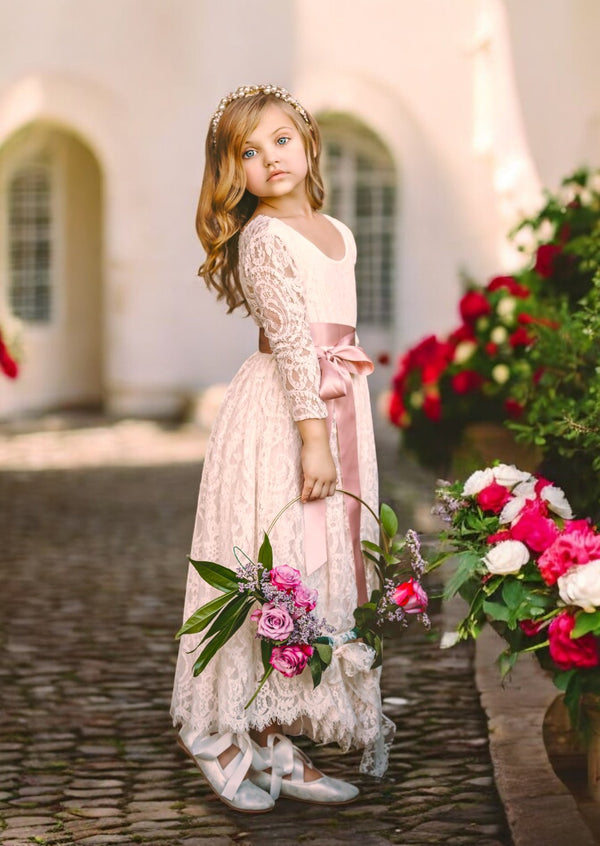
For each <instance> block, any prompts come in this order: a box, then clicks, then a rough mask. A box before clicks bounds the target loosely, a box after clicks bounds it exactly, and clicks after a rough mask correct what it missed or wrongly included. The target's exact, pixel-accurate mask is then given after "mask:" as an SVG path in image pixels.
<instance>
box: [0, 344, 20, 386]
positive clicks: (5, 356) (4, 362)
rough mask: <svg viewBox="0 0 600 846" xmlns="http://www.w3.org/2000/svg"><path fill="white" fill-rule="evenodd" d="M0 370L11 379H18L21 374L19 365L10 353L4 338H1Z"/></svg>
mask: <svg viewBox="0 0 600 846" xmlns="http://www.w3.org/2000/svg"><path fill="white" fill-rule="evenodd" d="M0 370H2V372H3V373H4V374H5V375H6V376H8V378H9V379H16V378H17V376H18V374H19V366H18V364H17V362H16V361H15V360H14V358H13V357H12V356H11V354H10V353H9V351H8V349H7V348H6V344H5V343H4V341H3V340H2V338H0Z"/></svg>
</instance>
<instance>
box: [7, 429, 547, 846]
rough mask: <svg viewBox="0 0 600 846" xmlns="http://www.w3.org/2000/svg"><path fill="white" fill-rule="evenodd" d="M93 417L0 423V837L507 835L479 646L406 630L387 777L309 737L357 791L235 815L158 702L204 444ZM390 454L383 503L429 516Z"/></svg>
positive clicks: (17, 840)
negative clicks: (15, 428) (478, 683)
mask: <svg viewBox="0 0 600 846" xmlns="http://www.w3.org/2000/svg"><path fill="white" fill-rule="evenodd" d="M92 422H93V423H94V425H83V426H79V427H78V428H77V429H76V430H75V431H73V432H71V433H69V432H66V431H63V430H62V428H61V425H62V424H61V421H60V419H57V420H54V421H50V423H51V424H52V425H50V424H48V423H47V425H46V431H43V432H37V431H32V432H31V433H30V434H27V433H22V434H19V433H17V432H15V433H12V434H11V432H10V428H9V427H6V426H5V427H4V430H3V431H2V430H1V429H0V466H3V467H5V468H10V469H5V470H4V472H2V473H0V501H1V503H2V506H1V515H0V538H1V542H2V553H1V555H0V559H1V565H0V576H1V585H2V587H1V590H0V617H1V621H2V622H1V627H0V641H1V646H2V650H1V657H0V843H1V844H6V846H24V844H31V843H38V844H75V843H76V844H82V846H109V844H116V846H130V845H131V844H137V843H141V844H149V846H161V844H164V846H201V844H212V846H226V844H236V843H243V844H249V846H262V844H269V843H278V844H322V845H323V846H329V844H331V846H336V844H342V843H355V842H361V844H364V846H378V844H386V843H397V844H404V846H413V844H414V846H417V844H452V846H461V844H465V846H467V844H469V846H509V844H510V843H511V839H510V835H509V834H508V830H507V826H506V821H505V817H504V811H503V808H502V805H501V803H500V801H499V799H498V795H497V793H496V788H495V786H494V780H493V772H492V765H491V762H490V757H489V751H488V735H487V727H486V719H485V715H484V714H483V712H482V710H481V707H480V702H479V695H478V692H477V689H476V687H475V684H474V679H473V650H472V648H471V647H469V646H467V645H461V646H459V647H457V648H455V649H452V650H446V651H440V650H439V649H438V647H437V645H436V644H435V643H433V642H432V641H431V640H430V639H428V638H427V637H426V636H425V635H424V633H423V632H422V631H419V630H417V629H416V628H415V629H413V630H412V631H411V632H410V633H409V634H408V635H406V636H405V637H403V638H400V639H398V640H397V642H395V643H393V644H389V647H388V648H387V652H386V666H385V671H384V679H383V695H384V697H385V700H386V711H387V713H388V714H389V715H390V716H391V717H392V718H393V719H394V720H395V721H396V723H397V725H398V733H397V736H396V740H395V743H394V746H393V750H392V755H391V764H390V769H389V771H388V773H387V775H386V777H385V778H384V779H383V780H381V781H377V780H374V779H372V778H369V777H365V776H360V775H359V774H358V763H359V759H360V755H359V753H351V754H348V755H344V756H342V755H340V754H339V753H338V752H337V751H336V750H335V749H334V748H332V747H321V748H316V749H315V748H312V747H311V746H310V745H309V744H305V748H307V749H308V750H309V751H310V754H311V756H312V757H313V759H314V760H315V762H316V763H317V764H319V765H320V766H322V767H323V769H325V770H326V771H327V772H329V773H330V774H332V775H338V776H341V777H344V778H348V779H350V780H353V781H354V782H355V783H357V784H358V785H359V786H360V788H361V795H360V797H359V800H358V801H357V802H355V803H354V804H352V805H350V806H347V807H343V808H338V809H336V808H330V807H321V808H320V807H318V806H316V805H308V804H306V805H305V804H301V803H297V802H293V801H290V800H281V801H280V802H278V804H277V806H276V808H275V810H274V811H273V812H271V813H269V814H265V815H261V816H250V815H248V816H246V815H240V814H236V813H235V812H233V811H230V810H229V809H227V808H226V807H225V806H224V805H223V804H222V803H220V802H219V801H218V800H217V799H216V798H215V797H214V796H213V795H212V793H211V792H210V791H209V790H208V788H207V786H206V785H205V783H204V781H203V779H202V777H201V775H200V774H199V773H198V771H197V770H195V769H194V767H193V766H192V765H191V762H190V761H189V759H187V758H186V757H185V756H184V755H183V753H181V751H180V750H179V749H178V747H177V746H176V744H175V735H174V731H173V729H172V728H171V726H170V720H169V716H168V708H169V700H170V688H171V681H172V676H173V670H174V662H175V656H176V643H175V642H174V640H173V633H174V632H175V631H176V629H177V628H178V627H179V625H180V616H181V608H182V600H183V591H184V583H185V575H186V552H187V549H188V546H189V540H190V535H191V529H192V522H193V515H194V510H195V500H196V495H197V487H198V480H199V477H200V469H201V457H202V449H203V439H202V437H201V435H200V434H199V433H198V432H197V431H195V430H191V429H189V428H183V429H174V430H171V431H169V430H164V429H162V428H161V427H160V426H157V425H155V424H150V423H136V422H130V423H129V424H121V425H120V427H119V426H108V425H106V424H105V423H103V422H102V421H100V422H99V423H98V422H97V421H92ZM33 429H35V426H34V427H33ZM124 432H125V434H124ZM133 445H135V450H134V447H133ZM134 452H135V455H134ZM99 456H100V458H99ZM383 459H384V460H383V461H382V470H383V472H382V481H383V489H384V490H383V495H384V498H386V499H388V501H389V499H390V498H393V499H394V500H395V501H396V503H397V504H398V505H399V506H400V512H401V515H402V520H403V522H404V523H405V525H406V526H407V527H408V525H410V524H411V523H412V522H413V521H414V519H417V518H418V517H419V515H420V516H421V518H422V519H423V520H424V521H426V520H427V519H428V518H427V514H428V510H429V508H428V503H427V498H428V496H429V495H430V493H431V480H430V479H429V478H428V477H426V476H424V475H423V474H420V472H419V471H418V470H417V469H416V468H415V467H413V466H412V465H410V464H408V463H405V462H404V463H402V462H400V461H399V460H398V458H397V456H396V453H395V451H394V450H389V449H388V450H384V453H383ZM48 465H49V466H50V467H51V468H53V469H43V468H44V467H46V466H48ZM415 515H416V516H415ZM431 587H432V588H433V589H434V590H435V586H434V585H433V586H431ZM433 610H434V614H433V618H434V625H435V626H437V627H438V628H442V629H443V628H444V625H445V624H444V620H443V613H442V610H441V609H440V608H439V603H438V604H434V609H433ZM549 846H550V845H549ZM551 846H554V844H552V845H551Z"/></svg>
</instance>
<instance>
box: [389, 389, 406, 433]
mask: <svg viewBox="0 0 600 846" xmlns="http://www.w3.org/2000/svg"><path fill="white" fill-rule="evenodd" d="M388 414H389V417H390V420H391V422H392V423H393V424H394V426H400V428H401V429H403V428H404V427H405V426H408V424H409V423H410V417H409V415H408V413H407V411H406V409H405V407H404V403H403V402H402V397H401V396H400V394H399V393H398V392H397V391H394V392H393V393H392V396H391V397H390V405H389V409H388Z"/></svg>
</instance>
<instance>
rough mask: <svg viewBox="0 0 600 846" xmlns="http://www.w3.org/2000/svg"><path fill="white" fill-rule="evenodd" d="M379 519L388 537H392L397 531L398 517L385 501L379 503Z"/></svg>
mask: <svg viewBox="0 0 600 846" xmlns="http://www.w3.org/2000/svg"><path fill="white" fill-rule="evenodd" d="M379 519H380V520H381V525H382V526H383V531H384V532H385V533H386V535H387V536H388V537H389V538H393V537H394V535H395V534H396V532H397V531H398V518H397V517H396V514H395V512H394V511H393V510H392V509H391V508H390V506H389V505H387V504H386V503H385V502H383V503H382V504H381V510H380V512H379Z"/></svg>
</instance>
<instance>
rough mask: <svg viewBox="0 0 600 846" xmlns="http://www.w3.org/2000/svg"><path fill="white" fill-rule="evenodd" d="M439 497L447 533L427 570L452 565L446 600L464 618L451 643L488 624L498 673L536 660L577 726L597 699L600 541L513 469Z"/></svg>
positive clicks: (561, 502) (552, 490)
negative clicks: (496, 641)
mask: <svg viewBox="0 0 600 846" xmlns="http://www.w3.org/2000/svg"><path fill="white" fill-rule="evenodd" d="M502 490H504V491H505V494H506V495H505V496H502V495H501V491H502ZM437 495H438V499H439V506H438V509H437V511H438V513H439V514H440V516H442V518H443V519H444V520H445V521H446V522H447V524H448V528H447V529H446V530H445V531H444V532H443V533H442V536H441V540H442V542H443V544H444V549H443V550H442V551H441V552H440V553H439V554H438V555H437V556H436V557H435V558H434V559H433V560H432V562H431V564H430V566H429V569H430V570H433V569H435V568H436V567H439V566H441V565H442V564H443V562H444V561H445V560H446V559H447V558H449V557H452V558H458V567H457V569H456V572H455V573H454V575H453V576H452V577H451V578H450V580H449V582H448V586H447V591H446V595H447V596H452V595H454V594H455V593H460V594H461V596H463V598H464V599H465V600H466V601H467V603H468V606H469V608H468V613H467V615H466V617H465V619H464V620H463V621H462V622H461V623H460V625H459V626H458V632H457V639H465V638H469V637H471V638H476V637H477V636H478V635H479V633H480V632H481V630H482V628H483V627H484V625H485V624H486V622H489V623H491V624H492V625H493V626H494V628H495V629H496V630H497V631H498V632H499V634H500V635H501V636H502V637H503V638H504V640H505V641H506V648H505V650H504V652H503V653H502V655H501V656H500V659H499V662H500V666H501V670H502V672H503V673H506V672H508V671H509V670H510V669H511V667H512V666H513V665H514V663H515V661H516V660H517V659H518V657H519V655H520V654H522V653H524V652H534V653H535V654H536V656H537V658H538V659H539V661H540V663H541V664H542V666H543V667H544V668H545V669H547V670H549V671H551V672H552V673H553V674H554V681H555V683H556V684H557V686H558V687H559V688H560V689H561V690H564V691H565V702H566V704H567V706H568V707H569V710H570V712H571V716H572V718H573V721H574V723H577V721H578V719H579V716H580V714H579V711H580V704H581V701H582V697H583V696H584V695H585V694H588V693H593V694H598V695H600V532H598V530H597V529H596V527H595V526H593V525H592V524H591V522H590V521H588V520H576V519H574V517H573V513H572V509H571V506H570V503H569V501H568V500H567V498H566V496H565V494H564V492H563V491H562V490H561V489H560V488H559V487H558V486H556V485H554V484H553V483H552V482H550V481H549V480H548V479H545V478H542V477H539V476H533V475H530V474H529V473H526V472H524V471H521V470H519V469H518V468H516V467H511V466H507V465H497V466H494V467H486V468H485V469H483V470H477V471H475V472H474V473H473V474H472V475H471V476H470V477H469V478H468V479H467V480H466V481H465V482H464V483H462V482H456V483H454V484H452V485H451V484H449V483H446V484H445V485H443V486H442V487H440V488H439V490H438V491H437ZM501 503H502V504H501Z"/></svg>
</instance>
